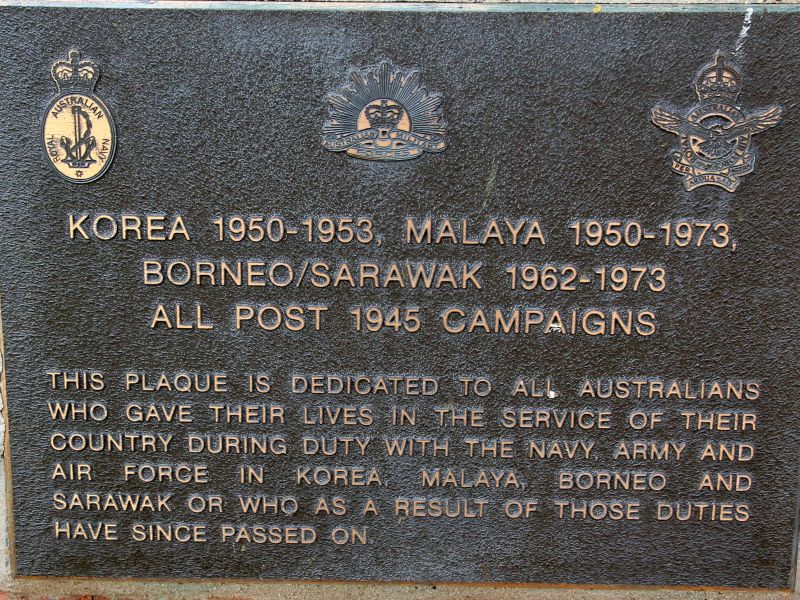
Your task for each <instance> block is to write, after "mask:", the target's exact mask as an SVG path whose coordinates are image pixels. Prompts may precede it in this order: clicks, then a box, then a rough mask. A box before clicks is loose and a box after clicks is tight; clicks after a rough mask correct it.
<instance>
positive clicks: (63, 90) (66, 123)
mask: <svg viewBox="0 0 800 600" xmlns="http://www.w3.org/2000/svg"><path fill="white" fill-rule="evenodd" d="M51 74H52V76H53V80H54V81H55V82H56V86H57V87H58V95H57V96H56V97H55V98H54V99H53V101H52V102H50V104H49V106H48V107H47V112H46V113H45V117H44V122H43V123H42V137H43V142H44V148H45V152H46V153H47V157H48V159H49V162H50V165H51V166H52V167H53V168H54V169H55V170H56V172H58V174H59V175H61V176H62V177H63V178H64V179H67V180H68V181H71V182H73V183H88V182H90V181H94V180H95V179H97V178H98V177H100V176H102V175H103V173H105V172H106V170H107V169H108V167H109V166H110V165H111V160H112V158H113V157H114V148H115V145H116V132H115V129H114V121H113V120H112V118H111V112H110V111H109V110H108V108H107V107H106V105H105V104H104V103H103V101H102V100H100V98H98V97H97V96H95V94H94V87H95V85H96V84H97V80H98V79H99V78H100V69H98V67H97V65H96V64H95V63H94V62H92V61H90V60H85V59H81V55H80V52H78V51H77V50H70V51H69V54H68V56H67V59H66V60H58V61H56V62H55V63H53V66H52V68H51Z"/></svg>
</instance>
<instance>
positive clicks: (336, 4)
mask: <svg viewBox="0 0 800 600" xmlns="http://www.w3.org/2000/svg"><path fill="white" fill-rule="evenodd" d="M5 7H26V8H70V9H104V10H153V11H158V10H193V11H258V12H325V11H330V12H434V13H461V14H463V13H528V12H532V13H594V14H603V13H665V12H677V13H684V14H685V13H740V12H747V11H753V12H754V13H768V12H770V13H796V12H800V3H797V4H783V3H781V2H780V1H779V0H765V1H763V2H761V3H759V4H749V3H746V2H740V1H737V2H730V3H728V2H724V3H719V4H715V3H713V2H698V3H690V4H686V3H682V2H680V1H678V0H675V1H673V2H664V1H661V2H657V3H626V2H620V1H619V0H613V2H612V3H608V4H598V3H594V2H585V1H581V2H576V3H563V2H547V1H544V2H525V1H523V2H515V1H509V2H487V3H482V2H475V3H469V4H461V3H457V2H436V1H434V2H402V1H400V2H397V1H389V2H381V1H373V2H369V1H367V2H359V1H355V2H353V1H350V0H345V1H338V0H337V1H330V2H325V1H316V0H315V1H311V2H292V1H288V2H287V1H277V2H272V1H266V2H265V1H258V0H152V1H151V0H78V1H76V0H0V8H5ZM598 7H599V8H598Z"/></svg>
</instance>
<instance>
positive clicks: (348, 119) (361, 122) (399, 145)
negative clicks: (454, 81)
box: [322, 62, 447, 160]
mask: <svg viewBox="0 0 800 600" xmlns="http://www.w3.org/2000/svg"><path fill="white" fill-rule="evenodd" d="M328 104H329V108H328V110H329V118H328V120H327V121H325V124H324V125H323V127H322V145H323V146H324V147H325V148H326V149H328V150H331V151H332V152H346V153H347V154H348V155H349V156H353V157H355V158H363V159H365V160H408V159H411V158H418V157H419V156H421V155H422V153H423V152H441V151H442V150H444V149H445V148H446V147H447V140H446V138H445V132H446V130H445V127H446V123H445V122H444V120H443V119H442V97H441V96H440V95H439V94H437V93H434V92H431V91H429V90H428V89H427V88H426V87H425V86H424V85H422V81H421V77H420V73H419V71H416V70H403V69H399V68H397V67H394V66H392V65H391V64H389V63H387V62H383V63H381V64H379V65H376V66H373V67H369V68H367V69H364V70H362V71H354V72H352V73H351V74H350V81H349V82H348V83H347V84H346V85H345V86H344V87H343V88H342V89H341V90H340V91H339V92H338V93H333V94H329V95H328Z"/></svg>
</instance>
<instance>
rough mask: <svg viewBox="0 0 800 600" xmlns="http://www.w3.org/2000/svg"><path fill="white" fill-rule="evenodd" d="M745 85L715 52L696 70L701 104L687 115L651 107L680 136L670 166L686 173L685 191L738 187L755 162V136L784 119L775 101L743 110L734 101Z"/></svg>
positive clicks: (654, 116) (657, 120)
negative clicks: (749, 109) (704, 187)
mask: <svg viewBox="0 0 800 600" xmlns="http://www.w3.org/2000/svg"><path fill="white" fill-rule="evenodd" d="M741 89H742V78H741V76H740V75H739V72H738V71H737V70H736V69H735V68H734V67H732V66H731V65H729V64H726V63H725V59H724V58H723V57H722V56H720V55H717V57H716V59H715V61H714V63H713V64H709V65H706V66H705V67H704V68H703V69H702V70H701V71H700V73H699V74H698V76H697V80H696V81H695V90H696V92H697V96H698V98H699V99H700V103H699V104H697V105H695V106H694V107H692V108H691V109H689V110H688V112H686V113H685V116H681V115H680V114H676V113H675V112H673V111H671V110H669V109H667V108H665V107H663V106H656V107H655V108H654V109H653V111H652V114H651V117H652V119H653V123H655V124H656V125H658V126H659V127H661V128H662V129H666V130H667V131H669V132H671V133H674V134H676V135H678V136H679V137H680V147H679V148H678V149H676V150H675V151H674V152H673V153H672V170H673V171H675V172H676V173H680V174H681V175H683V183H684V185H685V186H686V189H687V190H693V189H695V188H698V187H700V186H702V185H716V186H719V187H721V188H724V189H726V190H728V191H729V192H733V191H734V190H736V188H737V187H738V186H739V183H740V182H741V179H740V178H741V176H742V175H747V174H748V173H750V172H751V171H752V170H753V167H754V166H755V160H756V157H755V154H753V152H752V149H751V148H750V138H751V136H752V135H754V134H756V133H759V132H761V131H764V130H765V129H769V128H770V127H774V126H775V125H777V124H778V123H779V122H780V120H781V112H782V111H781V108H780V107H779V106H777V105H773V106H769V107H767V108H764V109H760V110H757V111H754V112H751V113H744V112H742V110H740V109H739V107H738V106H736V105H735V104H734V103H735V102H736V98H737V97H738V96H739V92H741Z"/></svg>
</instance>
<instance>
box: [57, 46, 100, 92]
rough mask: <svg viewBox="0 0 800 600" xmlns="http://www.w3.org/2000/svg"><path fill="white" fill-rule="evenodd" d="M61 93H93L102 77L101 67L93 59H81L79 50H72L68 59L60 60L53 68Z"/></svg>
mask: <svg viewBox="0 0 800 600" xmlns="http://www.w3.org/2000/svg"><path fill="white" fill-rule="evenodd" d="M51 73H52V75H53V81H55V82H56V85H57V86H58V91H59V93H62V94H63V93H66V92H86V93H89V94H91V93H92V92H93V91H94V86H95V84H96V83H97V80H98V78H99V77H100V69H98V68H97V65H96V64H95V63H94V62H92V61H91V60H86V59H84V60H81V53H80V52H79V51H78V50H70V51H69V54H68V56H67V60H58V61H56V62H54V63H53V68H52V69H51Z"/></svg>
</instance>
